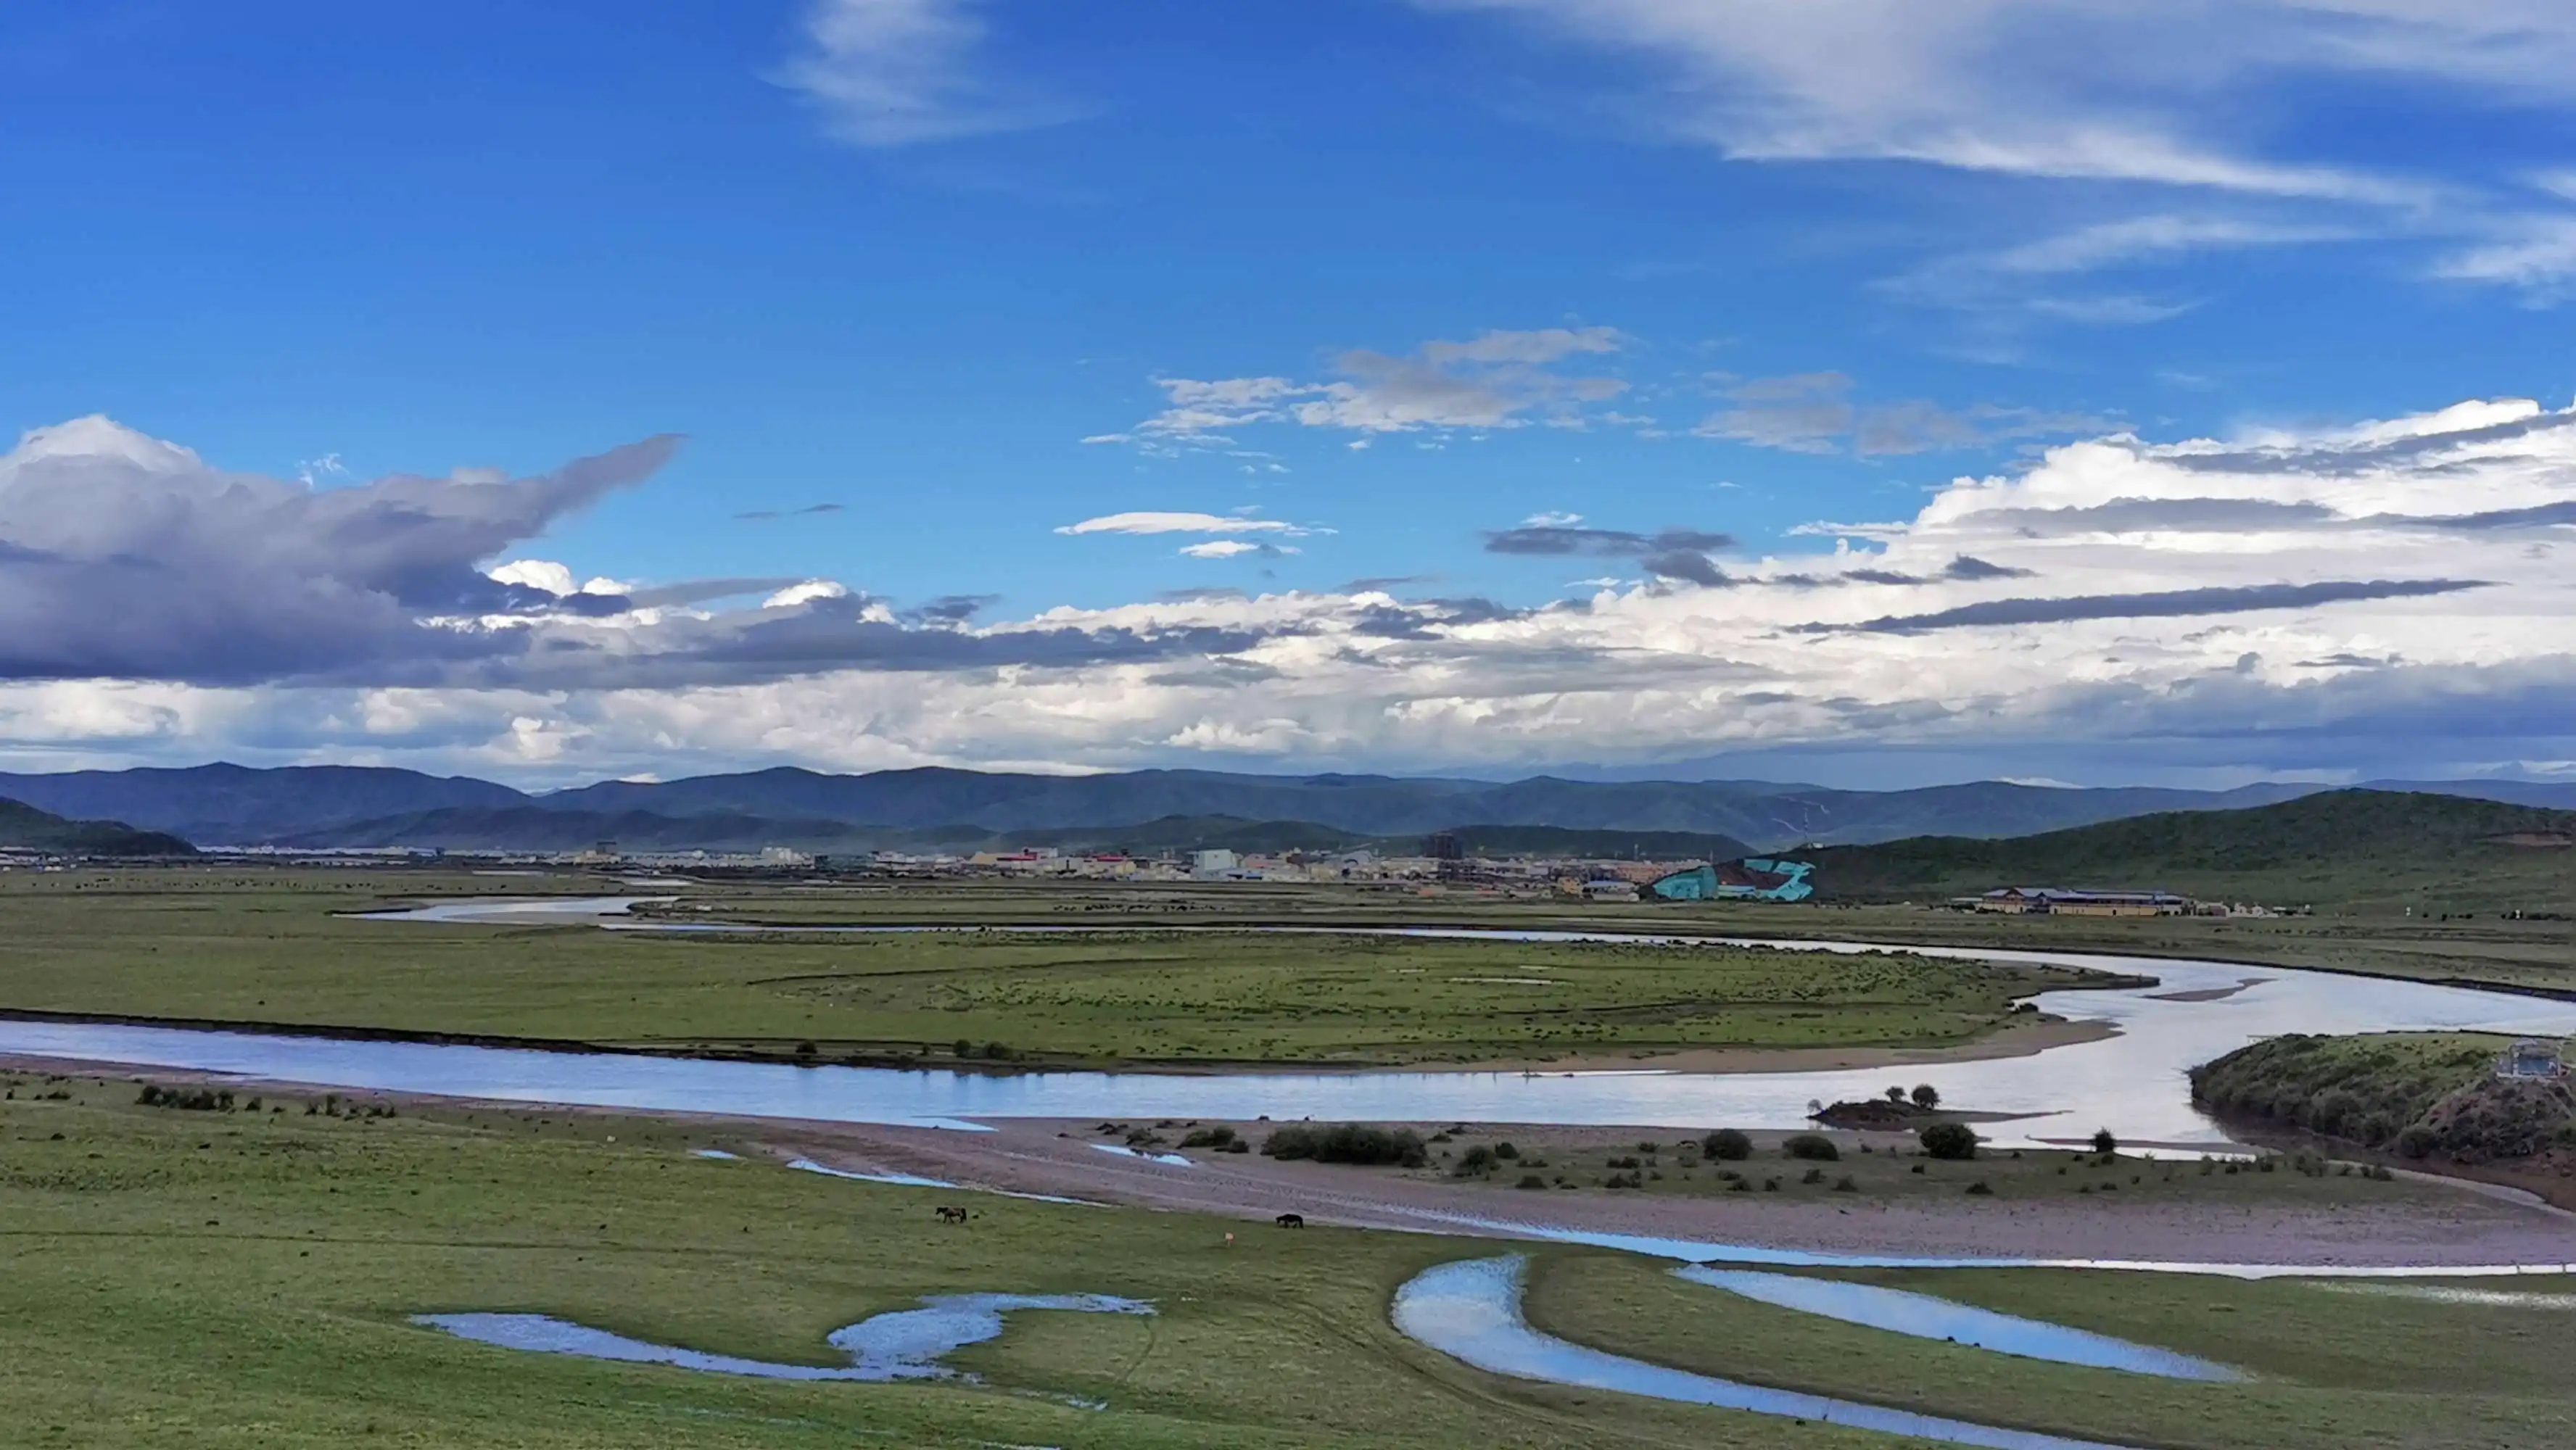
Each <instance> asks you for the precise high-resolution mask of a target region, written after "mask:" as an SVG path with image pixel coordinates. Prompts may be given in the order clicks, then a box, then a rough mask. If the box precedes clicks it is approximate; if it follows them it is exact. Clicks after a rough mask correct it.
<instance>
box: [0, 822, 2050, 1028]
mask: <svg viewBox="0 0 2576 1450" xmlns="http://www.w3.org/2000/svg"><path fill="white" fill-rule="evenodd" d="M511 884H512V885H515V884H516V883H511ZM459 885H460V883H459V881H458V880H456V879H454V878H423V877H413V876H401V877H381V878H379V877H370V876H367V875H364V874H360V873H354V872H351V873H326V872H302V873H298V872H285V871H279V872H241V871H238V870H235V871H225V870H222V869H215V870H197V871H186V870H175V869H172V870H156V871H138V872H126V873H82V874H78V875H56V876H40V875H31V874H16V875H10V876H5V877H0V1008H7V1009H15V1010H19V1011H45V1012H61V1013H78V1014H90V1015H111V1016H112V1015H123V1016H134V1017H152V1018H177V1019H187V1020H197V1021H218V1022H256V1023H268V1024H291V1025H299V1026H307V1027H335V1028H368V1029H382V1030H395V1031H404V1032H419V1033H442V1034H454V1035H481V1036H495V1037H520V1038H534V1039H546V1040H555V1041H580V1042H587V1043H594V1044H600V1045H606V1046H617V1047H635V1048H650V1049H655V1050H664V1051H709V1052H726V1053H751V1054H763V1055H778V1056H793V1055H796V1054H797V1053H798V1051H799V1049H800V1047H801V1046H803V1045H805V1044H811V1045H812V1054H811V1055H813V1056H815V1057H817V1058H820V1059H824V1060H835V1059H849V1058H859V1059H864V1060H872V1061H885V1060H896V1061H907V1060H911V1059H912V1058H914V1057H917V1056H924V1055H926V1056H928V1057H931V1058H934V1059H937V1060H942V1061H948V1060H954V1056H955V1054H956V1053H957V1050H958V1046H957V1045H958V1044H960V1043H963V1044H965V1046H966V1051H967V1053H968V1055H969V1056H971V1057H973V1058H974V1059H975V1060H977V1061H979V1062H990V1063H1001V1062H1015V1063H1027V1062H1036V1063H1085V1064H1115V1063H1154V1064H1203V1065H1211V1066H1218V1065H1227V1064H1248V1063H1328V1064H1339V1065H1351V1066H1366V1065H1383V1064H1401V1063H1439V1062H1493V1061H1522V1060H1551V1059H1558V1058H1563V1057H1567V1056H1605V1055H1643V1054H1650V1053H1658V1052H1670V1051H1676V1050H1684V1049H1693V1048H1751V1049H1768V1048H1780V1049H1795V1048H1818V1047H1829V1048H1855V1047H1871V1048H1888V1049H1938V1048H1945V1047H1953V1046H1956V1045H1959V1044H1962V1043H1967V1042H1970V1041H1973V1040H1975V1039H1977V1038H1979V1037H1981V1036H1983V1035H1985V1034H1988V1033H1990V1032H1993V1031H1995V1030H1997V1029H1998V1028H2001V1027H2003V1026H2004V1025H2005V1024H2006V1023H2007V1022H2008V1021H2010V1020H2011V1012H2010V1008H2011V1003H2012V999H2014V998H2015V997H2017V996H2022V995H2027V994H2028V993H2030V992H2033V991H2037V990H2040V989H2042V988H2045V987H2051V986H2070V985H2078V984H2080V983H2081V982H2082V981H2083V980H2086V979H2084V978H2082V977H2080V976H2079V975H2077V974H2073V973H2067V972H2061V971H2057V970H2054V969H2047V968H2034V967H2022V966H2009V965H1991V964H1986V963H1977V962H1935V961H1927V960H1923V959H1919V958H1903V957H1894V956H1886V955H1866V956H1830V957H1828V956H1814V955H1807V954H1789V953H1779V952H1771V951H1764V950H1758V949H1724V948H1718V949H1712V948H1705V947H1688V948H1673V947H1657V946H1651V945H1599V944H1591V945H1582V944H1546V943H1511V942H1473V941H1443V940H1436V939H1421V938H1386V937H1379V938H1360V937H1349V936H1331V935H1313V936H1308V935H1262V934H1256V933H1250V932H1243V933H1233V934H1228V933H1222V932H1218V933H1197V932H1189V933H1184V932H1175V931H1167V930H1158V929H1155V927H1154V926H1152V925H1151V924H1147V923H1138V924H1134V925H1132V926H1131V925H1129V924H1127V923H1123V922H1120V923H1114V924H1115V925H1116V926H1118V928H1119V929H1116V930H1111V931H1088V932H1083V933H1066V934H1061V935H1047V934H1041V933H952V932H943V933H914V934H887V935H868V936H847V937H820V936H810V935H809V936H792V935H782V934H775V933H773V934H768V935H761V934H758V933H747V934H745V935H741V936H732V935H728V936H724V937H705V936H687V935H665V934H655V933H638V932H627V933H611V932H604V931H600V930H597V929H595V928H591V927H587V926H554V927H522V926H493V925H449V924H421V923H385V922H371V921H360V920H353V919H350V918H348V917H347V916H345V915H341V914H340V913H344V912H348V911H352V910H358V909H364V908H366V907H369V906H372V905H375V904H378V903H379V902H380V901H382V900H384V899H386V898H387V897H388V896H389V895H392V894H396V893H399V894H404V895H414V894H418V895H436V894H441V893H442V891H443V892H445V893H449V894H455V893H457V891H458V888H459ZM462 885H464V886H469V887H480V888H481V889H484V890H489V889H490V883H489V882H488V881H485V880H479V879H476V878H463V881H462ZM424 887H428V888H431V889H430V890H426V891H424V890H423V888H424ZM1032 894H1033V895H1035V896H1037V897H1038V898H1039V899H1041V900H1044V899H1045V897H1044V893H1024V900H1025V898H1026V897H1027V896H1028V895H1032ZM707 899H708V900H709V901H711V902H712V903H713V904H715V905H717V906H719V907H730V906H735V905H738V904H745V903H747V904H749V905H751V906H753V907H755V908H760V909H775V908H776V906H777V905H778V904H779V902H780V900H781V898H777V897H761V896H747V895H740V894H729V893H727V892H726V891H723V890H721V889H719V890H717V891H715V892H711V893H708V894H707ZM1059 899H1061V898H1059ZM793 900H795V901H796V902H798V903H800V904H806V905H810V904H811V903H810V901H808V900H807V899H806V898H803V897H798V898H793ZM1093 924H1095V925H1097V924H1102V923H1099V922H1098V921H1097V919H1096V918H1095V919H1094V921H1093ZM994 1044H999V1045H1000V1048H1001V1051H1000V1052H999V1053H996V1052H994V1050H993V1045H994Z"/></svg>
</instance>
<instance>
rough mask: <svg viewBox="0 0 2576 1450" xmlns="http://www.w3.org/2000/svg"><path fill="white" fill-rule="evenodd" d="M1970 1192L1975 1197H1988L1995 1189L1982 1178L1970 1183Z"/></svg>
mask: <svg viewBox="0 0 2576 1450" xmlns="http://www.w3.org/2000/svg"><path fill="white" fill-rule="evenodd" d="M1968 1192H1969V1194H1970V1195H1971V1196H1973V1197H1977V1198H1987V1197H1991V1196H1992V1195H1993V1193H1994V1189H1993V1188H1992V1187H1990V1186H1989V1185H1988V1184H1987V1183H1986V1180H1984V1179H1982V1178H1980V1179H1978V1180H1977V1181H1976V1182H1974V1183H1971V1184H1969V1185H1968Z"/></svg>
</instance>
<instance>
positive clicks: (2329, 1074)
mask: <svg viewBox="0 0 2576 1450" xmlns="http://www.w3.org/2000/svg"><path fill="white" fill-rule="evenodd" d="M2510 1044H2511V1039H2510V1038H2504V1037H2498V1036H2494V1035H2491V1034H2482V1033H2467V1032H2389V1033H2372V1034H2364V1035H2358V1036H2349V1037H2317V1036H2306V1035H2300V1034H2292V1035H2290V1036H2286V1037H2275V1038H2272V1039H2270V1040H2268V1041H2264V1042H2258V1043H2255V1044H2254V1045H2252V1046H2250V1047H2245V1048H2240V1049H2238V1050H2237V1051H2235V1052H2231V1053H2229V1054H2227V1055H2226V1056H2224V1057H2221V1058H2219V1059H2217V1060H2216V1061H2214V1062H2209V1063H2204V1064H2202V1065H2201V1066H2200V1067H2197V1068H2195V1069H2193V1071H2192V1075H2191V1082H2192V1094H2193V1096H2194V1097H2195V1098H2197V1099H2198V1100H2199V1101H2200V1102H2201V1103H2202V1104H2204V1105H2205V1106H2207V1107H2208V1108H2210V1109H2211V1110H2212V1111H2213V1112H2217V1113H2220V1114H2224V1115H2227V1116H2229V1117H2232V1118H2235V1119H2238V1120H2240V1121H2251V1122H2254V1123H2259V1124H2267V1125H2270V1126H2274V1127H2280V1128H2289V1129H2296V1130H2300V1131H2304V1132H2307V1133H2313V1134H2316V1135H2317V1136H2319V1137H2322V1138H2329V1139H2336V1140H2340V1141H2343V1142H2347V1143H2351V1144H2355V1145H2357V1146H2359V1147H2363V1148H2368V1149H2373V1150H2376V1151H2378V1152H2381V1153H2385V1154H2390V1155H2394V1156H2396V1157H2399V1158H2404V1159H2411V1160H2417V1161H2422V1162H2425V1163H2426V1164H2427V1165H2428V1166H2437V1167H2457V1168H2466V1169H2500V1170H2504V1171H2505V1173H2506V1176H2507V1177H2508V1180H2509V1181H2516V1182H2522V1183H2524V1184H2525V1186H2529V1187H2533V1188H2536V1189H2538V1190H2540V1191H2542V1192H2543V1193H2545V1194H2547V1195H2549V1196H2550V1197H2552V1198H2555V1199H2562V1200H2564V1199H2570V1198H2576V1182H2571V1180H2576V1093H2571V1092H2570V1090H2569V1086H2568V1084H2567V1083H2566V1082H2565V1081H2564V1080H2558V1081H2551V1080H2547V1079H2503V1078H2499V1077H2497V1076H2496V1073H2495V1066H2496V1061H2497V1059H2498V1057H2499V1056H2501V1055H2502V1054H2503V1052H2504V1050H2505V1049H2506V1048H2507V1047H2508V1046H2509V1045H2510Z"/></svg>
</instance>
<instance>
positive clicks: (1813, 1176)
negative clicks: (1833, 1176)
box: [1798, 1168, 1825, 1183]
mask: <svg viewBox="0 0 2576 1450" xmlns="http://www.w3.org/2000/svg"><path fill="white" fill-rule="evenodd" d="M1798 1181H1799V1182H1800V1183H1822V1182H1824V1181H1825V1170H1823V1169H1822V1168H1810V1169H1808V1170H1807V1175H1806V1176H1805V1177H1804V1178H1801V1179H1799V1180H1798Z"/></svg>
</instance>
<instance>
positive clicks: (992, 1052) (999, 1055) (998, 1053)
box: [984, 1042, 1015, 1062]
mask: <svg viewBox="0 0 2576 1450" xmlns="http://www.w3.org/2000/svg"><path fill="white" fill-rule="evenodd" d="M984 1055H985V1056H986V1057H989V1058H991V1059H992V1060H993V1061H995V1062H1008V1061H1010V1060H1011V1058H1012V1057H1013V1056H1014V1055H1015V1054H1013V1053H1012V1051H1011V1049H1010V1046H1009V1045H1008V1044H1007V1043H1001V1042H987V1043H985V1044H984Z"/></svg>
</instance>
